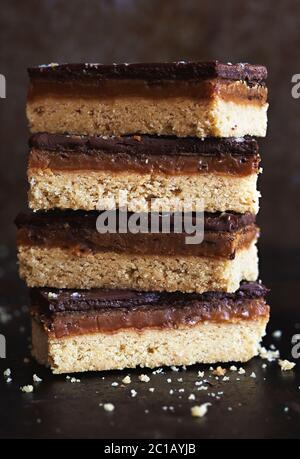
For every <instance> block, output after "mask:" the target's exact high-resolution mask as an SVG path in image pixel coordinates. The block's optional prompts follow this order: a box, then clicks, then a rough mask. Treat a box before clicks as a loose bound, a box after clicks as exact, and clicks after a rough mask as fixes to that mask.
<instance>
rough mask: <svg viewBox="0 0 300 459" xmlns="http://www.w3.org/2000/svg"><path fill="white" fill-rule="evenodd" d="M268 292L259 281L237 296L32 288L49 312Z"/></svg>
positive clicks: (255, 296) (255, 295) (243, 296)
mask: <svg viewBox="0 0 300 459" xmlns="http://www.w3.org/2000/svg"><path fill="white" fill-rule="evenodd" d="M267 292H268V289H267V288H266V287H265V286H264V285H263V284H261V283H259V282H243V283H241V286H240V289H239V290H237V291H236V292H235V293H225V292H205V293H202V294H198V293H188V294H187V293H182V292H174V293H169V292H138V291H134V290H109V289H92V290H69V289H51V288H40V289H31V291H30V295H31V299H32V302H33V303H35V304H39V305H40V307H41V309H42V310H44V311H45V312H46V311H48V312H67V311H69V312H70V311H89V310H100V309H107V308H113V309H119V308H124V307H126V308H130V309H132V308H139V307H143V306H147V307H148V308H150V307H153V308H154V307H157V306H159V307H160V308H169V307H170V306H172V307H175V308H181V307H184V306H186V305H187V304H192V303H195V302H202V303H203V302H211V301H213V300H214V301H215V300H217V301H218V302H219V304H220V305H221V304H222V303H223V304H224V302H226V301H229V300H231V301H236V302H242V301H245V300H250V299H258V298H264V297H265V296H266V294H267Z"/></svg>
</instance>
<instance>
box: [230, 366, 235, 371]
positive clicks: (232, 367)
mask: <svg viewBox="0 0 300 459" xmlns="http://www.w3.org/2000/svg"><path fill="white" fill-rule="evenodd" d="M229 370H230V371H237V367H236V366H235V365H231V367H230V368H229Z"/></svg>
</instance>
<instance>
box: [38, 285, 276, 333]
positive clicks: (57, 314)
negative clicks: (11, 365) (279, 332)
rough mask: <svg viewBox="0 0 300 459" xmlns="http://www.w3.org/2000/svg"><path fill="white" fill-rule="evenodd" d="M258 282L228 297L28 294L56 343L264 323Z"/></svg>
mask: <svg viewBox="0 0 300 459" xmlns="http://www.w3.org/2000/svg"><path fill="white" fill-rule="evenodd" d="M265 294H266V289H265V287H263V286H262V285H261V284H258V283H245V284H242V285H241V288H240V289H239V290H238V291H237V292H235V293H232V294H226V293H216V292H209V293H205V294H202V295H200V294H184V293H180V292H175V293H157V292H147V293H140V292H135V291H122V290H121V291H118V290H117V291H116V290H112V291H111V290H102V289H97V290H90V291H89V290H88V291H82V290H80V291H75V290H49V289H33V290H31V304H32V307H31V312H32V315H33V318H34V320H36V321H37V322H39V323H41V324H42V325H43V327H44V329H45V331H46V333H47V334H49V335H50V336H53V337H55V338H56V339H59V338H64V337H66V336H70V335H71V336H72V335H73V336H74V335H75V336H76V335H81V334H85V333H89V334H90V333H99V332H101V333H114V332H117V331H118V330H122V329H137V330H143V329H145V328H155V329H163V330H165V329H168V328H169V329H170V328H172V329H178V328H180V327H192V326H194V325H197V324H198V323H201V322H204V321H205V322H208V321H209V322H216V323H223V322H231V323H236V322H238V321H245V320H257V319H260V318H264V319H266V318H267V317H268V315H269V307H268V306H267V304H266V302H265V299H264V296H265Z"/></svg>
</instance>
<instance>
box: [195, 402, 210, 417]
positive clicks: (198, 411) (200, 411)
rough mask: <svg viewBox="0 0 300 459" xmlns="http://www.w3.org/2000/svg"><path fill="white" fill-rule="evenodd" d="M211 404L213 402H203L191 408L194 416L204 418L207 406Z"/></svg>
mask: <svg viewBox="0 0 300 459" xmlns="http://www.w3.org/2000/svg"><path fill="white" fill-rule="evenodd" d="M208 406H211V403H203V404H202V405H195V406H193V407H192V408H191V413H192V416H193V417H196V418H202V417H203V416H205V415H206V413H207V407H208Z"/></svg>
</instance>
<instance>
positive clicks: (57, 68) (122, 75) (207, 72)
mask: <svg viewBox="0 0 300 459" xmlns="http://www.w3.org/2000/svg"><path fill="white" fill-rule="evenodd" d="M28 73H29V77H30V78H31V79H44V80H55V81H60V82H62V83H64V82H66V81H78V80H93V79H97V80H104V79H142V80H148V81H155V80H199V79H209V78H224V79H230V80H245V81H247V82H250V83H251V82H254V83H264V81H265V80H266V78H267V69H266V67H264V66H262V65H251V64H247V63H237V64H230V63H222V62H219V61H211V62H182V61H180V62H162V63H139V64H112V65H106V64H88V63H87V64H60V65H59V64H49V65H42V66H39V67H33V68H29V69H28Z"/></svg>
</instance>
